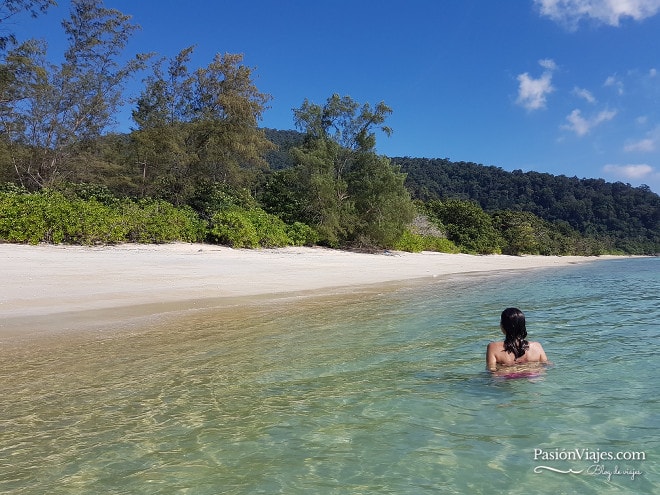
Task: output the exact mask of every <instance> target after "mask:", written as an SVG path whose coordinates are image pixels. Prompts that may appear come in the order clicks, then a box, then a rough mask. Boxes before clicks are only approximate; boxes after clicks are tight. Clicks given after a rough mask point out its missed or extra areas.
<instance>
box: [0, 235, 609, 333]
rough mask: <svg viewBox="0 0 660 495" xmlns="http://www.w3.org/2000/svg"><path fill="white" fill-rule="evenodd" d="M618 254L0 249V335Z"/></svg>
mask: <svg viewBox="0 0 660 495" xmlns="http://www.w3.org/2000/svg"><path fill="white" fill-rule="evenodd" d="M621 258H622V257H621V256H602V257H581V256H562V257H559V256H507V255H487V256H475V255H466V254H446V253H434V252H422V253H405V252H385V253H378V254H366V253H354V252H349V251H339V250H332V249H327V248H320V247H311V248H309V247H287V248H276V249H260V250H247V249H232V248H229V247H224V246H216V245H207V244H184V243H174V244H162V245H150V244H123V245H118V246H101V247H82V246H69V245H50V244H43V245H37V246H31V245H19V244H0V270H1V271H2V273H3V284H2V285H1V286H0V337H2V338H10V337H11V338H14V337H33V336H35V335H43V334H53V333H60V332H66V331H76V330H81V331H85V329H91V328H102V327H108V326H110V325H115V326H116V325H119V326H126V325H129V324H131V322H140V321H144V320H145V319H149V320H151V319H153V318H158V317H159V316H164V315H167V314H173V313H177V312H182V311H186V310H193V309H212V308H228V307H233V306H249V305H253V304H259V305H265V304H268V303H271V302H278V301H290V300H299V299H301V298H308V297H319V296H332V295H350V294H352V293H355V292H373V291H375V290H378V291H382V290H388V288H396V287H401V286H404V285H406V284H413V283H415V284H417V283H424V282H425V281H426V282H431V281H442V280H445V279H455V278H456V277H457V276H466V275H479V274H482V275H483V274H493V273H494V272H495V273H500V272H501V273H506V272H515V271H520V270H527V269H543V268H555V267H562V266H568V265H573V264H578V263H588V262H594V261H600V260H607V259H621Z"/></svg>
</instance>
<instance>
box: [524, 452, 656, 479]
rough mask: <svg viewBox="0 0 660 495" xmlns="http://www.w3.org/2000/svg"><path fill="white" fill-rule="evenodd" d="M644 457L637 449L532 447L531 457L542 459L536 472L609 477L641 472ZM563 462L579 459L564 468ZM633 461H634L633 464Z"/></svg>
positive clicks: (630, 475) (639, 473)
mask: <svg viewBox="0 0 660 495" xmlns="http://www.w3.org/2000/svg"><path fill="white" fill-rule="evenodd" d="M645 460H646V453H645V452H639V451H610V450H600V449H589V448H576V449H565V448H562V449H559V448H555V449H540V448H539V449H534V461H535V462H539V461H540V462H543V463H544V464H539V465H537V466H536V467H535V468H534V472H535V473H541V472H543V471H552V472H555V473H561V474H586V475H591V476H604V477H606V478H607V480H608V481H609V480H610V479H611V478H612V477H613V476H627V477H629V478H630V479H631V480H634V479H635V478H636V477H638V476H642V474H643V473H642V470H641V469H640V468H639V465H638V464H639V462H641V461H645ZM550 461H560V462H561V463H562V466H548V465H546V464H545V463H548V462H550ZM565 462H571V463H579V466H578V467H577V469H575V466H574V465H573V466H570V467H569V468H567V469H566V468H565V466H563V464H564V463H565ZM633 464H635V465H633Z"/></svg>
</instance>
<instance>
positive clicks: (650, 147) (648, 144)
mask: <svg viewBox="0 0 660 495" xmlns="http://www.w3.org/2000/svg"><path fill="white" fill-rule="evenodd" d="M623 149H624V151H641V152H644V153H647V152H650V151H654V150H655V141H653V139H650V138H646V139H640V140H639V141H634V142H632V143H629V144H627V145H625V146H624V148H623Z"/></svg>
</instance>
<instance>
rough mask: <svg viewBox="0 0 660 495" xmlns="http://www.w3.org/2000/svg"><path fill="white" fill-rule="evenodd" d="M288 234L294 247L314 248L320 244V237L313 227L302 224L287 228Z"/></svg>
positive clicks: (294, 224) (295, 223) (296, 223)
mask: <svg viewBox="0 0 660 495" xmlns="http://www.w3.org/2000/svg"><path fill="white" fill-rule="evenodd" d="M286 233H287V235H288V236H289V239H290V240H291V244H292V245H294V246H313V245H315V244H316V243H317V242H319V235H318V233H317V232H316V230H314V229H313V228H312V227H310V226H309V225H307V224H306V223H302V222H294V223H293V224H291V225H287V226H286Z"/></svg>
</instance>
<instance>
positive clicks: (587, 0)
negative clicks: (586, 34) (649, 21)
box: [534, 0, 660, 29]
mask: <svg viewBox="0 0 660 495" xmlns="http://www.w3.org/2000/svg"><path fill="white" fill-rule="evenodd" d="M534 3H535V4H536V6H537V7H538V8H539V11H540V13H541V15H543V16H546V17H549V18H550V19H552V20H553V21H556V22H559V23H560V24H563V25H565V26H566V27H568V28H569V29H576V28H577V27H578V24H579V23H580V21H581V20H583V19H592V20H595V21H596V22H599V23H602V24H606V25H608V26H618V25H619V23H620V21H621V20H622V19H624V18H627V17H630V18H632V19H633V20H635V21H641V20H643V19H646V18H647V17H652V16H654V15H655V14H657V13H658V11H659V10H660V0H534Z"/></svg>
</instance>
